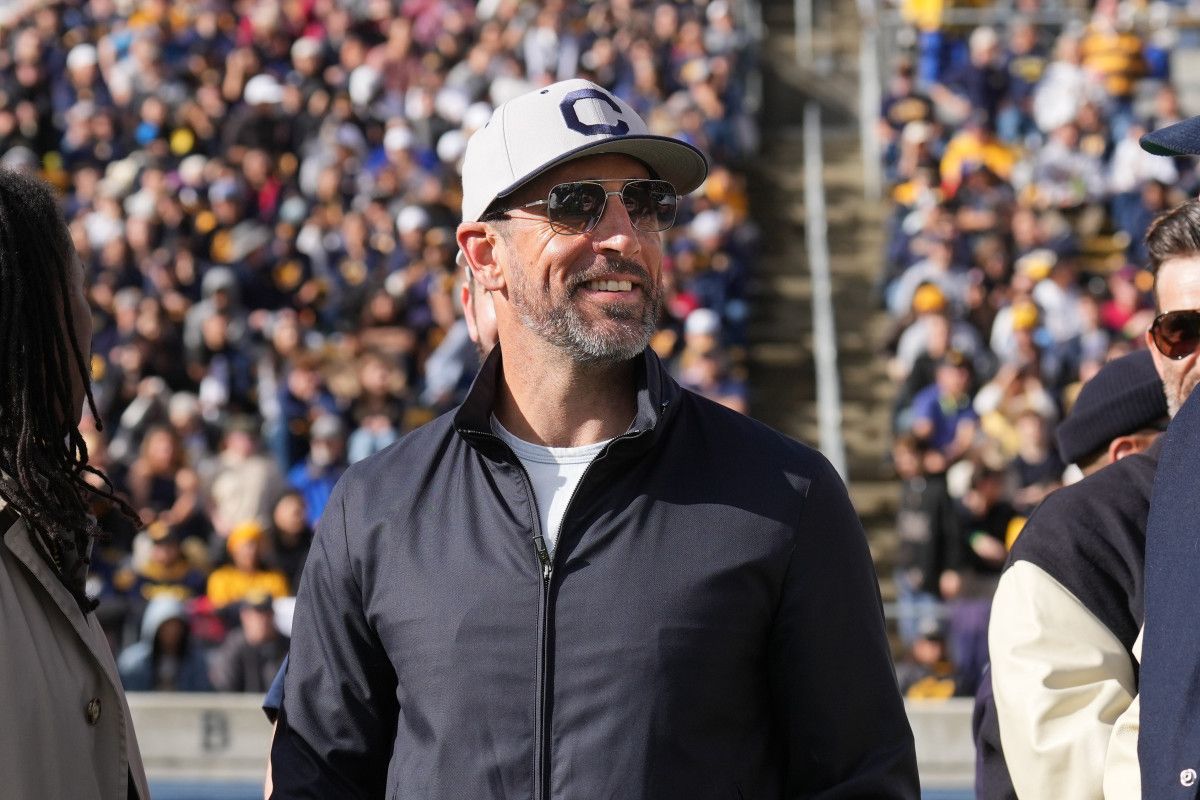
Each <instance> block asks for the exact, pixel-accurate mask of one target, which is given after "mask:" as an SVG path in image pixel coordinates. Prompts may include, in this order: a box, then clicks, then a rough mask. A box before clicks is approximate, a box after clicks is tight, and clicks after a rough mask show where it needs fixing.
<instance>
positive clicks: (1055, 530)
mask: <svg viewBox="0 0 1200 800" xmlns="http://www.w3.org/2000/svg"><path fill="white" fill-rule="evenodd" d="M1154 466H1155V459H1154V457H1153V456H1151V455H1148V454H1146V453H1137V454H1134V455H1131V456H1127V457H1125V458H1123V459H1121V460H1120V461H1117V462H1116V463H1113V464H1110V465H1108V466H1107V467H1105V468H1104V469H1101V470H1100V471H1099V472H1095V473H1092V474H1091V475H1089V476H1087V477H1086V478H1084V479H1083V480H1081V481H1079V482H1078V483H1073V484H1071V485H1069V486H1064V487H1062V488H1060V489H1056V490H1055V491H1053V492H1051V493H1050V494H1048V495H1047V496H1046V498H1045V499H1044V500H1042V502H1041V503H1040V504H1039V505H1038V507H1037V508H1036V509H1034V512H1033V514H1032V515H1031V516H1030V518H1029V521H1028V522H1027V523H1026V525H1025V529H1024V531H1023V532H1022V533H1021V535H1020V536H1019V537H1017V541H1016V543H1015V544H1014V545H1013V549H1012V557H1011V560H1012V561H1019V560H1026V559H1029V560H1038V559H1039V558H1040V557H1041V556H1042V555H1048V556H1054V554H1055V553H1065V552H1075V551H1082V550H1087V551H1089V552H1095V550H1096V548H1098V547H1099V546H1101V542H1105V541H1107V542H1109V543H1110V544H1112V543H1115V541H1116V540H1117V539H1119V538H1123V537H1129V536H1134V537H1138V536H1139V535H1140V536H1142V537H1144V533H1145V519H1146V515H1147V513H1148V511H1149V508H1150V492H1151V490H1152V488H1153V483H1154Z"/></svg>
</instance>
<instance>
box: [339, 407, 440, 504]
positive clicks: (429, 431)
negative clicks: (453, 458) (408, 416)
mask: <svg viewBox="0 0 1200 800" xmlns="http://www.w3.org/2000/svg"><path fill="white" fill-rule="evenodd" d="M453 423H454V411H448V412H446V413H445V414H442V415H441V416H440V417H437V418H435V419H433V420H431V421H429V422H427V423H425V424H424V425H422V426H420V427H419V428H414V429H413V430H411V431H409V432H408V433H406V434H404V435H403V436H401V437H400V438H399V439H397V440H396V441H394V442H392V443H391V444H390V445H388V446H387V447H385V448H383V449H382V450H380V451H379V452H377V453H372V454H371V455H369V456H367V457H366V458H364V459H362V460H361V461H357V462H355V463H353V464H351V465H350V466H349V467H347V468H346V471H345V472H343V473H342V476H341V478H340V479H339V480H338V485H339V486H341V487H342V488H343V490H345V489H347V488H350V487H364V486H365V487H370V486H374V485H376V484H377V483H378V482H379V481H381V480H384V481H387V482H389V483H394V482H395V480H396V477H397V476H398V475H408V474H412V473H413V472H414V471H420V470H421V469H423V468H424V467H425V466H426V465H427V464H428V463H429V462H430V460H431V459H436V458H437V457H438V456H439V455H440V454H442V453H444V451H445V449H446V444H447V441H448V440H449V439H451V438H452V437H455V436H457V434H456V433H455V430H454V424H453Z"/></svg>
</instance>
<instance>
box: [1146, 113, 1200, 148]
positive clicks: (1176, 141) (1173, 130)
mask: <svg viewBox="0 0 1200 800" xmlns="http://www.w3.org/2000/svg"><path fill="white" fill-rule="evenodd" d="M1138 143H1139V144H1141V146H1142V149H1143V150H1145V151H1146V152H1147V153H1151V154H1153V155H1156V156H1195V155H1200V117H1192V118H1190V119H1185V120H1183V121H1182V122H1176V123H1175V124H1174V125H1168V126H1167V127H1165V128H1160V129H1159V130H1156V131H1151V132H1150V133H1147V134H1146V135H1144V136H1142V138H1141V139H1139V140H1138Z"/></svg>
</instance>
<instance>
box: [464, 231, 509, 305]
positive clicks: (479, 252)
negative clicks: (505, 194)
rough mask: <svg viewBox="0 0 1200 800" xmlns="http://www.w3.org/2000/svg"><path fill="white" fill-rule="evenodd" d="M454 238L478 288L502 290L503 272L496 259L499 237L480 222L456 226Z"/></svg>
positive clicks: (503, 283) (488, 290)
mask: <svg viewBox="0 0 1200 800" xmlns="http://www.w3.org/2000/svg"><path fill="white" fill-rule="evenodd" d="M455 238H456V239H457V240H458V248H459V249H460V250H462V252H463V257H464V258H466V260H467V269H469V270H471V272H472V273H473V274H474V276H475V280H476V281H478V283H479V286H480V288H482V289H483V290H484V291H486V292H497V291H501V290H502V289H504V287H505V282H504V272H503V270H501V268H500V261H499V259H498V258H497V255H498V253H497V250H498V248H499V247H500V237H499V236H497V235H496V232H495V231H492V230H489V229H488V226H487V225H486V224H485V223H482V222H464V223H462V224H460V225H459V226H458V231H457V232H456V234H455Z"/></svg>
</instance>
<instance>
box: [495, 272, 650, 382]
mask: <svg viewBox="0 0 1200 800" xmlns="http://www.w3.org/2000/svg"><path fill="white" fill-rule="evenodd" d="M524 266H525V265H523V264H522V265H518V267H517V269H515V270H513V272H512V276H513V277H515V276H518V275H519V276H520V277H518V278H517V279H516V280H510V283H509V294H508V296H509V302H510V303H512V306H513V310H515V311H516V312H517V316H518V318H519V319H520V320H521V324H523V325H524V326H525V327H526V328H528V329H529V330H531V331H533V332H534V333H536V334H537V335H538V336H540V337H541V338H542V339H544V340H545V341H546V342H548V343H550V344H552V345H554V346H555V347H557V348H559V349H560V350H563V351H564V352H566V353H567V354H568V355H569V356H570V357H571V360H572V361H575V362H576V363H579V364H589V365H602V364H616V363H620V362H622V361H628V360H630V359H631V358H634V357H636V356H637V355H639V354H640V353H641V352H642V351H643V350H645V349H646V345H648V344H649V343H650V337H652V336H653V335H654V331H655V329H656V328H657V325H658V314H659V309H660V308H661V306H662V287H661V286H660V285H658V284H657V283H655V282H654V281H652V280H651V278H650V275H649V273H647V272H646V270H645V269H643V268H642V267H641V266H640V265H639V264H637V263H636V262H633V261H627V260H625V259H616V258H609V259H606V260H605V263H604V265H603V266H602V267H600V268H598V269H592V270H588V273H585V274H583V275H577V276H574V277H573V278H572V279H571V280H570V282H569V284H568V285H567V288H566V296H565V297H562V298H554V297H549V298H543V297H539V296H537V295H536V294H535V292H534V291H533V290H531V288H530V286H529V284H528V283H527V282H526V281H525V275H526V274H527V273H526V272H525V269H524ZM609 272H621V273H626V274H629V275H634V276H636V277H637V278H638V280H639V281H640V282H641V285H642V291H643V292H645V293H646V302H645V303H643V304H642V311H641V314H640V315H639V314H638V312H637V310H636V309H633V308H629V307H628V306H626V305H623V304H617V303H613V304H612V305H602V306H601V307H600V308H601V310H602V312H603V313H604V316H605V317H606V318H607V319H608V320H610V321H615V322H619V323H621V324H620V325H619V326H617V327H618V328H619V330H616V331H613V330H608V329H601V328H599V327H594V326H593V325H592V324H591V323H589V322H588V321H587V320H586V319H584V317H583V316H582V315H581V314H580V313H579V310H578V309H577V308H576V307H575V305H574V304H573V303H572V302H571V301H572V298H574V296H575V293H576V292H578V291H579V290H580V289H581V288H582V287H583V285H584V284H586V283H587V282H588V281H591V280H594V279H596V278H597V277H598V276H600V275H603V274H605V273H609Z"/></svg>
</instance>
